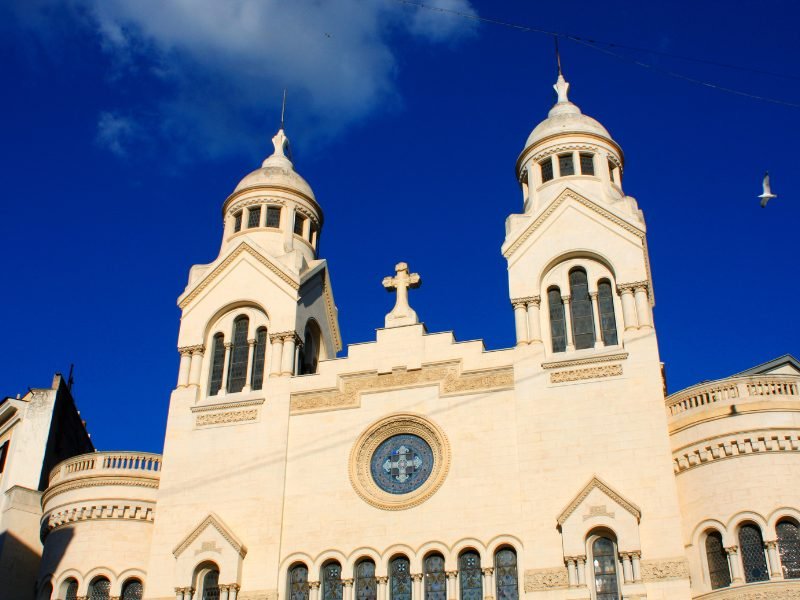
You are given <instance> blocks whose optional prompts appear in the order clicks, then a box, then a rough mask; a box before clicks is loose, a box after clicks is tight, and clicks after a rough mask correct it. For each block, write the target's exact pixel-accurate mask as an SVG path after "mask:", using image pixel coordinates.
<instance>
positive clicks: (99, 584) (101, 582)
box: [89, 577, 111, 600]
mask: <svg viewBox="0 0 800 600" xmlns="http://www.w3.org/2000/svg"><path fill="white" fill-rule="evenodd" d="M110 591H111V582H110V581H109V580H108V579H106V578H105V577H97V578H95V579H94V581H92V583H91V584H90V585H89V600H108V597H109V592H110Z"/></svg>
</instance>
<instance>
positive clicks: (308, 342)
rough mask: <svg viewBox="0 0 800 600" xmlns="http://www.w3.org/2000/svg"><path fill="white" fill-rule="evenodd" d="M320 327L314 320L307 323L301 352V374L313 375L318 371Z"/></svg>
mask: <svg viewBox="0 0 800 600" xmlns="http://www.w3.org/2000/svg"><path fill="white" fill-rule="evenodd" d="M319 344H320V333H319V327H318V326H317V324H316V323H315V322H314V321H309V322H308V324H307V325H306V333H305V336H304V338H303V350H302V352H301V354H300V374H301V375H311V374H313V373H316V372H317V364H318V363H319Z"/></svg>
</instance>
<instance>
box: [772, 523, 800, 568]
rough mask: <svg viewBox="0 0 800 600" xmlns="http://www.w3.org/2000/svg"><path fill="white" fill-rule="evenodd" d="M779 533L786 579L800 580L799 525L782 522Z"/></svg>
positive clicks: (778, 526) (779, 548)
mask: <svg viewBox="0 0 800 600" xmlns="http://www.w3.org/2000/svg"><path fill="white" fill-rule="evenodd" d="M775 529H776V530H777V532H778V552H779V553H780V555H781V565H782V566H783V578H784V579H797V578H800V531H798V527H797V523H795V522H793V521H781V522H780V523H778V525H777V527H776V528H775Z"/></svg>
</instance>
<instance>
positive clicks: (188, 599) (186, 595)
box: [183, 587, 194, 600]
mask: <svg viewBox="0 0 800 600" xmlns="http://www.w3.org/2000/svg"><path fill="white" fill-rule="evenodd" d="M193 597H194V588H193V587H187V588H183V600H192V598H193Z"/></svg>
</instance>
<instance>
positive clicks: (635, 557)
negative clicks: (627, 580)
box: [631, 551, 642, 583]
mask: <svg viewBox="0 0 800 600" xmlns="http://www.w3.org/2000/svg"><path fill="white" fill-rule="evenodd" d="M631 561H632V562H633V582H634V583H641V582H642V553H641V552H639V551H637V552H631Z"/></svg>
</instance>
